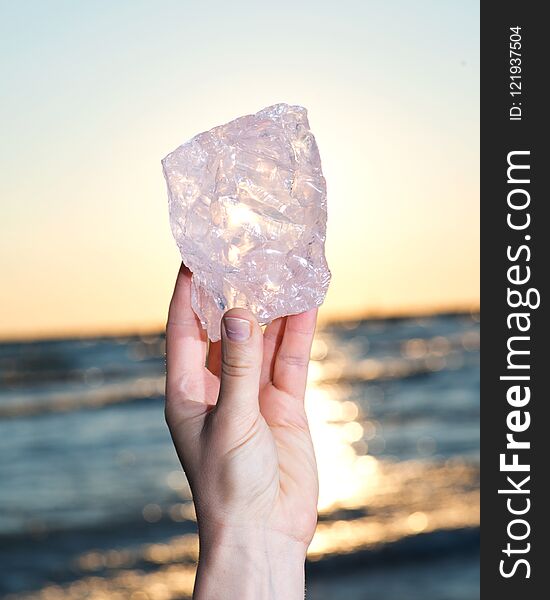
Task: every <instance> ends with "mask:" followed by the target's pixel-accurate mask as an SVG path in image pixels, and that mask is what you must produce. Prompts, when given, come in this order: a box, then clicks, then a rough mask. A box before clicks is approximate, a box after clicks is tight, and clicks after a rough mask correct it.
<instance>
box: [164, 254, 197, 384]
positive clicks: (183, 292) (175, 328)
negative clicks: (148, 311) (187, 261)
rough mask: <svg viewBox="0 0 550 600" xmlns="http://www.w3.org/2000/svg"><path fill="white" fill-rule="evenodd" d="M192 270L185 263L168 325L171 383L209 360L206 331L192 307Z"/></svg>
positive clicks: (181, 268) (174, 296)
mask: <svg viewBox="0 0 550 600" xmlns="http://www.w3.org/2000/svg"><path fill="white" fill-rule="evenodd" d="M191 275H192V274H191V271H190V270H189V269H188V268H187V267H186V266H185V265H184V264H183V263H182V265H181V267H180V270H179V273H178V277H177V280H176V286H175V288H174V294H173V296H172V300H171V302H170V309H169V311H168V322H167V324H166V375H167V384H168V386H170V384H171V382H173V381H176V382H177V381H180V380H181V379H182V378H186V375H190V374H192V373H197V372H200V371H201V370H202V369H203V367H204V364H205V361H206V332H205V331H204V329H203V328H202V326H201V323H200V321H199V319H198V317H197V315H196V314H195V312H194V311H193V309H192V308H191V285H192V284H191Z"/></svg>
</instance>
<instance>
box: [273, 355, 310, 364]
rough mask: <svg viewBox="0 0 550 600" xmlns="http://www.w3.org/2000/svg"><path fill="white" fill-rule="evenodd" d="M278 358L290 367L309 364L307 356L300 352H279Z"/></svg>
mask: <svg viewBox="0 0 550 600" xmlns="http://www.w3.org/2000/svg"><path fill="white" fill-rule="evenodd" d="M279 360H281V361H282V362H284V363H285V364H286V365H288V366H290V367H307V365H308V364H309V356H305V355H302V354H291V353H288V352H283V353H281V354H279Z"/></svg>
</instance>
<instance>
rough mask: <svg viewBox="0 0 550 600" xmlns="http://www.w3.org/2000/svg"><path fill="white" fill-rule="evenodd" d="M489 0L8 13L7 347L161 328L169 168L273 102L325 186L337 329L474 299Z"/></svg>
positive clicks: (99, 5)
mask: <svg viewBox="0 0 550 600" xmlns="http://www.w3.org/2000/svg"><path fill="white" fill-rule="evenodd" d="M478 17H479V15H478V2H474V1H465V2H453V1H450V0H448V1H442V0H432V1H416V2H410V1H397V0H395V1H392V0H386V1H372V0H366V1H365V0H357V1H354V2H353V1H345V0H342V1H340V2H322V1H319V0H317V1H316V2H307V1H302V2H296V1H295V0H294V1H287V0H278V1H277V2H270V3H267V2H258V1H255V2H239V1H235V2H227V1H223V2H215V1H210V2H204V3H201V2H197V1H193V2H185V1H182V0H180V1H173V0H163V1H161V2H155V1H153V0H150V1H148V2H142V1H136V0H132V1H121V0H118V1H116V2H112V1H106V0H105V1H103V0H95V1H93V0H88V1H85V2H71V1H65V2H62V1H56V0H49V1H44V0H42V1H35V2H32V1H29V0H27V1H23V2H10V1H7V0H6V1H3V0H0V81H1V85H2V88H3V89H2V92H1V93H0V124H1V131H2V135H1V138H0V161H1V165H2V173H1V175H0V199H1V203H2V215H1V220H0V277H1V281H2V295H1V297H2V310H1V311H0V336H2V337H10V336H19V335H25V336H27V335H37V336H38V335H49V334H59V333H89V332H93V331H112V330H131V329H139V330H145V329H150V328H152V327H156V326H159V325H161V324H162V323H163V321H164V319H165V313H166V305H167V302H168V300H169V296H170V292H171V288H172V285H173V280H174V277H175V274H176V271H177V268H178V264H179V255H178V252H177V248H176V246H175V243H174V241H173V239H172V237H171V233H170V229H169V225H168V216H167V202H166V189H165V183H164V180H163V177H162V172H161V168H160V159H161V158H162V157H163V156H164V155H166V154H167V153H168V152H169V151H171V150H173V149H174V148H175V147H176V146H178V145H179V144H180V143H182V142H183V141H185V140H186V139H188V138H189V137H191V136H193V135H194V134H196V133H198V132H200V131H203V130H205V129H209V128H210V127H213V126H215V125H218V124H220V123H222V122H225V121H228V120H230V119H232V118H235V117H237V116H240V115H243V114H247V113H251V112H256V111H257V110H259V109H260V108H263V107H264V106H268V105H270V104H273V103H276V102H281V101H282V102H289V103H296V104H302V105H304V106H306V107H307V108H308V110H309V117H310V123H311V126H312V129H313V131H314V133H315V135H316V137H317V141H318V144H319V147H320V150H321V156H322V160H323V168H324V172H325V176H326V178H327V183H328V189H329V197H328V202H329V229H328V243H327V252H328V259H329V264H330V266H331V268H332V271H333V282H332V286H331V289H330V292H329V295H328V298H327V302H326V303H325V306H324V308H323V314H324V316H325V317H334V316H342V315H344V316H355V315H360V314H365V313H368V314H379V313H384V314H388V313H396V312H400V313H402V312H408V311H427V310H433V309H445V308H454V307H470V306H473V305H477V303H478V300H479V267H478V261H479V257H478V255H479V219H478V209H479V191H478V187H479V140H478V135H479V19H478Z"/></svg>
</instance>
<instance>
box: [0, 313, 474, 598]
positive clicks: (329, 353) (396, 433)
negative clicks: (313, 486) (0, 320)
mask: <svg viewBox="0 0 550 600" xmlns="http://www.w3.org/2000/svg"><path fill="white" fill-rule="evenodd" d="M163 354H164V340H163V338H162V336H160V335H159V336H154V335H152V336H148V337H124V338H97V339H82V340H59V341H49V342H33V343H17V344H2V345H0V381H1V382H2V390H1V392H0V457H1V458H0V594H4V595H5V596H6V597H9V598H17V599H23V598H25V599H29V598H56V599H57V598H59V599H61V600H63V599H65V598H67V599H68V598H93V599H96V598H97V599H99V598H132V599H134V600H135V599H141V600H147V599H148V598H149V599H151V600H156V599H158V600H163V599H171V598H187V597H189V594H190V590H191V589H192V581H193V570H194V566H193V565H194V561H195V559H196V548H197V540H196V534H195V531H196V526H195V520H194V512H193V506H192V503H191V497H190V492H189V488H188V485H187V482H186V480H185V477H184V476H183V474H182V473H181V470H180V467H179V463H178V461H177V458H176V456H175V452H174V450H173V447H172V444H171V441H170V438H169V435H168V431H167V428H166V425H165V423H164V417H163V405H162V391H163V371H164V359H163ZM313 358H314V360H313V362H312V365H311V369H310V382H309V386H308V395H307V398H306V406H307V409H308V415H309V418H310V423H311V429H312V435H313V437H314V442H315V446H316V452H317V456H318V463H319V471H320V501H319V510H320V520H319V526H318V531H317V534H316V537H315V538H314V541H313V543H312V545H311V549H310V556H309V561H308V590H309V591H308V597H309V598H311V599H313V600H315V599H317V600H323V599H324V598H331V599H333V600H337V599H338V598H346V600H354V599H355V598H357V599H359V598H361V599H362V598H364V597H367V595H368V597H377V596H378V597H380V598H382V597H383V598H384V600H392V599H393V598H395V600H397V599H399V600H401V599H402V598H403V597H407V598H409V599H412V596H411V593H412V592H411V591H410V590H411V586H412V587H413V588H414V593H417V594H418V597H419V598H420V597H422V598H424V599H426V600H431V599H433V600H442V599H443V598H449V599H451V600H475V599H476V598H478V597H479V593H478V578H479V573H478V538H479V487H478V478H479V324H478V321H477V319H476V318H475V317H472V316H471V315H447V316H435V317H428V318H423V319H399V320H387V321H360V322H356V323H335V324H332V325H330V326H327V327H326V328H324V329H323V330H321V331H320V332H319V334H318V335H317V338H316V341H315V344H314V348H313ZM414 598H416V596H414Z"/></svg>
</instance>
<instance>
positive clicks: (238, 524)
mask: <svg viewBox="0 0 550 600" xmlns="http://www.w3.org/2000/svg"><path fill="white" fill-rule="evenodd" d="M316 318H317V310H316V309H315V310H311V311H308V312H306V313H303V314H299V315H293V316H289V317H285V318H280V319H277V320H275V321H273V322H272V323H271V324H270V325H268V326H267V328H266V329H265V332H264V333H262V330H261V328H260V326H259V325H258V323H257V321H256V319H255V318H254V316H253V315H252V314H251V313H250V312H249V311H247V310H244V309H238V308H235V309H231V310H229V311H227V313H226V314H225V315H224V319H223V322H222V340H221V342H216V343H213V344H210V349H209V352H208V357H207V339H206V334H205V332H204V330H203V329H202V327H201V324H200V322H199V320H198V318H197V317H196V315H195V313H194V312H193V310H192V308H191V273H190V272H189V270H188V269H187V268H186V267H184V266H183V265H182V268H181V269H180V272H179V274H178V279H177V282H176V287H175V290H174V295H173V297H172V301H171V304H170V311H169V316H168V324H167V328H166V344H167V348H166V359H167V378H166V420H167V423H168V426H169V428H170V432H171V434H172V439H173V440H174V444H175V446H176V450H177V453H178V456H179V458H180V460H181V463H182V465H183V468H184V470H185V473H186V475H187V478H188V480H189V484H190V486H191V490H192V493H193V500H194V502H195V509H196V513H197V522H198V527H199V540H200V556H199V567H198V570H197V578H196V582H195V593H194V598H195V599H196V600H217V599H220V600H221V599H222V598H223V600H233V599H235V600H236V599H239V600H247V599H248V598H250V599H253V600H264V599H277V600H293V599H294V598H296V599H298V598H303V595H304V562H305V554H306V550H307V547H308V545H309V543H310V541H311V538H312V537H313V533H314V531H315V526H316V523H317V495H318V481H317V468H316V464H315V455H314V451H313V446H312V443H311V436H310V433H309V428H308V423H307V418H306V414H305V411H304V393H305V387H306V378H307V365H308V362H309V355H310V349H311V343H312V340H313V334H314V330H315V323H316ZM205 365H206V366H205Z"/></svg>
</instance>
